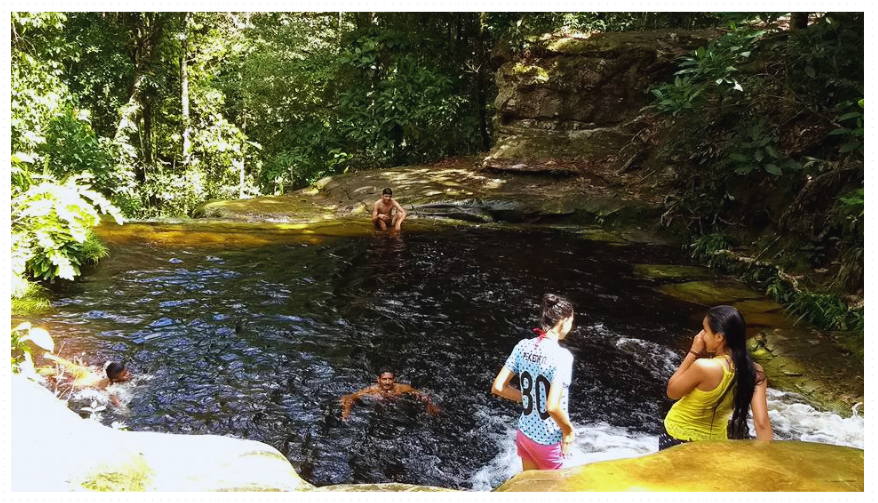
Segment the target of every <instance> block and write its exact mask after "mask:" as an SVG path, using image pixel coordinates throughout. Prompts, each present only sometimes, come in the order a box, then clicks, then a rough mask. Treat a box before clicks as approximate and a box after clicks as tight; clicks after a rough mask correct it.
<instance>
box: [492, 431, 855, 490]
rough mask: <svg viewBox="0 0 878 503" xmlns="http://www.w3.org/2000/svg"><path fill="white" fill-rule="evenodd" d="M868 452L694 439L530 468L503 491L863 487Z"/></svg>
mask: <svg viewBox="0 0 878 503" xmlns="http://www.w3.org/2000/svg"><path fill="white" fill-rule="evenodd" d="M864 454H865V453H864V451H862V450H860V449H854V448H851V447H839V446H834V445H826V444H816V443H810V442H796V441H784V442H781V441H775V442H769V443H764V442H757V441H724V442H694V443H691V444H683V445H679V446H676V447H672V448H670V449H667V450H664V451H661V452H657V453H655V454H650V455H648V456H641V457H639V458H632V459H620V460H615V461H604V462H600V463H592V464H589V465H585V466H580V467H575V468H567V469H564V470H559V471H530V472H523V473H520V474H518V475H516V476H515V477H513V478H512V479H511V480H509V481H508V482H506V483H505V484H503V485H502V486H500V487H499V488H498V489H497V491H833V492H835V491H863V490H864V488H865V482H864V480H865V477H864V475H865V473H864V459H865V457H864Z"/></svg>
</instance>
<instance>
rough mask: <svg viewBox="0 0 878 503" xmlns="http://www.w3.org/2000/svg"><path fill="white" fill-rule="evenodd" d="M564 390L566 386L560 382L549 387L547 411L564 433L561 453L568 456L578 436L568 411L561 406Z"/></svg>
mask: <svg viewBox="0 0 878 503" xmlns="http://www.w3.org/2000/svg"><path fill="white" fill-rule="evenodd" d="M562 391H564V386H563V385H562V384H561V383H560V382H558V381H555V382H553V383H552V386H551V387H550V388H549V396H548V397H546V402H547V403H546V412H548V413H549V415H550V416H552V419H553V420H554V421H555V423H556V424H557V425H558V426H559V427H560V428H561V434H562V435H563V438H562V439H561V453H562V454H564V455H565V456H566V455H567V453H568V452H569V451H570V445H571V444H573V440H574V439H575V438H576V433H574V432H573V423H571V422H570V418H569V417H568V416H567V412H566V411H565V410H564V409H562V408H561V392H562Z"/></svg>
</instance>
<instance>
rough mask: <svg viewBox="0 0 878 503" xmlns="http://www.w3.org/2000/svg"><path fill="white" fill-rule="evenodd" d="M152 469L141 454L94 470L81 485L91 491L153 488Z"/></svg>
mask: <svg viewBox="0 0 878 503" xmlns="http://www.w3.org/2000/svg"><path fill="white" fill-rule="evenodd" d="M152 475H153V473H152V470H151V469H150V468H149V465H147V463H146V461H144V459H143V458H142V457H140V456H138V457H135V458H133V459H132V460H131V461H130V462H128V463H119V464H118V465H114V466H113V467H104V469H103V470H99V471H96V472H93V473H92V474H90V475H89V476H87V477H86V478H85V480H83V481H82V482H81V483H80V485H81V486H82V487H84V488H85V489H88V490H90V491H98V492H130V491H136V492H140V491H147V490H149V489H152Z"/></svg>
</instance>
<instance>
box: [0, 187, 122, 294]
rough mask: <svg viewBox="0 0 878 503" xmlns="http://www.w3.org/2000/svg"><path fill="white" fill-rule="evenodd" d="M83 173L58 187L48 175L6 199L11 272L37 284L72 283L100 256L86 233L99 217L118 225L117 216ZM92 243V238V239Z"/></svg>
mask: <svg viewBox="0 0 878 503" xmlns="http://www.w3.org/2000/svg"><path fill="white" fill-rule="evenodd" d="M89 178H90V175H89V174H88V173H84V174H79V175H73V176H70V177H68V179H67V180H66V181H65V182H64V183H62V184H59V183H57V182H55V181H54V180H53V179H52V178H51V177H48V176H44V177H37V179H38V180H42V181H40V182H39V183H34V184H32V185H31V186H30V187H29V188H28V189H27V190H25V191H22V192H20V193H18V194H16V195H15V196H14V197H13V199H12V272H13V274H14V275H15V276H18V277H20V278H23V277H24V275H25V274H27V275H29V276H30V277H32V278H34V279H38V280H44V281H48V280H53V279H55V278H62V279H67V280H72V279H73V278H74V277H75V276H77V275H79V273H80V268H81V266H82V265H83V264H85V263H86V262H89V261H94V260H96V259H97V258H99V257H100V256H102V255H104V254H105V252H104V251H102V250H101V249H100V247H98V246H96V245H95V244H94V243H88V241H89V239H90V238H89V235H90V229H91V228H92V227H94V226H95V225H97V224H98V222H99V221H100V214H101V213H109V214H110V215H112V216H113V217H114V218H115V219H116V221H117V222H118V223H120V224H121V223H122V216H121V215H120V214H119V210H118V209H117V208H115V207H114V206H113V205H112V204H111V203H110V202H109V201H108V200H107V199H106V198H104V196H102V195H101V194H100V193H99V192H96V191H94V190H92V189H91V186H90V185H87V184H84V183H81V181H83V180H88V179H89ZM92 239H93V238H92Z"/></svg>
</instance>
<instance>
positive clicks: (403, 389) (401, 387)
mask: <svg viewBox="0 0 878 503" xmlns="http://www.w3.org/2000/svg"><path fill="white" fill-rule="evenodd" d="M396 392H397V393H417V392H418V390H416V389H415V388H413V387H411V386H409V385H408V384H397V385H396Z"/></svg>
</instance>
